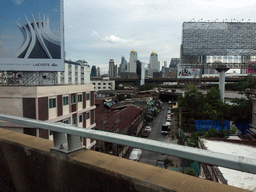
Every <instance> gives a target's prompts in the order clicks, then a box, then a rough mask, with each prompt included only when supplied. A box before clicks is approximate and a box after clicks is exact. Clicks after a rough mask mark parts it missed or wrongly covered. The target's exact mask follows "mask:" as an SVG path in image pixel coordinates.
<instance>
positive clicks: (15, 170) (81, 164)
mask: <svg viewBox="0 0 256 192" xmlns="http://www.w3.org/2000/svg"><path fill="white" fill-rule="evenodd" d="M52 146H53V143H52V141H49V140H46V139H41V138H37V137H33V136H29V135H25V134H21V133H16V132H12V131H9V130H4V129H0V170H1V171H0V178H1V179H2V181H1V183H0V189H4V191H101V192H102V191H111V192H113V191H149V192H151V191H196V192H198V191H225V192H227V191H232V192H236V191H244V190H242V189H239V188H235V187H231V186H228V185H223V184H219V183H215V182H212V181H208V180H204V179H200V178H197V177H193V176H189V175H185V174H182V173H178V172H175V171H171V170H166V169H162V168H159V167H156V166H151V165H147V164H143V163H139V162H134V161H130V160H127V159H123V158H120V157H116V156H111V155H107V154H104V153H100V152H96V151H92V150H84V151H81V152H79V153H76V154H73V155H72V156H69V157H64V156H59V155H58V154H55V153H53V152H52V151H50V148H51V147H52Z"/></svg>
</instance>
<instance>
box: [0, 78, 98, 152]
mask: <svg viewBox="0 0 256 192" xmlns="http://www.w3.org/2000/svg"><path fill="white" fill-rule="evenodd" d="M95 108H96V106H95V92H94V86H93V85H92V84H89V83H87V84H83V85H57V86H56V85H54V86H51V85H49V86H45V85H44V86H29V85H27V86H16V85H13V86H0V114H8V115H15V116H20V117H27V118H31V119H37V120H43V121H49V122H61V123H66V124H72V125H75V126H77V127H79V128H86V129H92V128H94V127H95V126H96V124H95ZM0 125H1V127H3V128H6V129H9V130H13V131H16V132H21V133H25V134H29V135H34V136H37V137H42V138H45V139H50V140H52V134H51V132H50V131H48V130H43V129H38V128H30V127H26V126H23V125H18V124H14V123H7V122H0ZM81 142H83V144H84V145H85V146H86V147H87V148H91V147H92V146H94V145H95V143H96V141H91V139H86V138H82V139H81Z"/></svg>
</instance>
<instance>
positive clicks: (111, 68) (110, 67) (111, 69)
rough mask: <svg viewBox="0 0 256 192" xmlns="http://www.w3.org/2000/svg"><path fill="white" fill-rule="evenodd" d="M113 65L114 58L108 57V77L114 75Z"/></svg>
mask: <svg viewBox="0 0 256 192" xmlns="http://www.w3.org/2000/svg"><path fill="white" fill-rule="evenodd" d="M114 65H115V63H114V59H110V60H109V71H108V72H109V77H114V75H115V74H114V70H115V69H114V68H115V66H114Z"/></svg>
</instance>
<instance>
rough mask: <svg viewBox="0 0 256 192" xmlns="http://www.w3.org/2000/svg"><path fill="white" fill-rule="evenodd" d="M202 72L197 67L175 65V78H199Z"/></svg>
mask: <svg viewBox="0 0 256 192" xmlns="http://www.w3.org/2000/svg"><path fill="white" fill-rule="evenodd" d="M201 74H202V72H201V70H200V69H198V68H189V67H185V66H181V65H177V78H199V76H200V75H201Z"/></svg>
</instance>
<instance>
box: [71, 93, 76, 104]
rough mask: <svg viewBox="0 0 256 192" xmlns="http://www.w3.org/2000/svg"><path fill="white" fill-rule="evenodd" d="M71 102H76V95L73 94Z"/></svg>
mask: <svg viewBox="0 0 256 192" xmlns="http://www.w3.org/2000/svg"><path fill="white" fill-rule="evenodd" d="M71 102H72V104H74V103H76V95H72V96H71Z"/></svg>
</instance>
